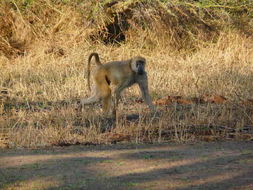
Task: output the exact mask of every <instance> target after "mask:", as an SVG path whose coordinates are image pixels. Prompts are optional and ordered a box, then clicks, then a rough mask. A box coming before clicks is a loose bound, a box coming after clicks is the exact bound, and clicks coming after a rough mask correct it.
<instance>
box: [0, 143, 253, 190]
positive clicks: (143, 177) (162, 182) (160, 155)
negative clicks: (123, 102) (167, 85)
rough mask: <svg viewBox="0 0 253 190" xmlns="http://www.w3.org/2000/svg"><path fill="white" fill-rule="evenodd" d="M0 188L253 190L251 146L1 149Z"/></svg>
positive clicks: (245, 144)
mask: <svg viewBox="0 0 253 190" xmlns="http://www.w3.org/2000/svg"><path fill="white" fill-rule="evenodd" d="M0 189H21V190H22V189H47V190H52V189H75V190H76V189H103V190H104V189H117V190H118V189H159V190H161V189H176V190H189V189H205V190H206V189H207V190H208V189H210V190H211V189H216V190H219V189H224V190H228V189H229V190H232V189H233V190H235V189H237V190H238V189H242V190H251V189H253V143H252V142H216V143H199V144H188V145H183V144H159V145H158V144H157V145H150V144H146V145H133V144H127V145H124V144H121V145H113V146H70V147H64V148H59V147H57V148H48V149H35V150H28V149H25V150H14V149H10V150H8V149H5V150H4V149H2V150H0Z"/></svg>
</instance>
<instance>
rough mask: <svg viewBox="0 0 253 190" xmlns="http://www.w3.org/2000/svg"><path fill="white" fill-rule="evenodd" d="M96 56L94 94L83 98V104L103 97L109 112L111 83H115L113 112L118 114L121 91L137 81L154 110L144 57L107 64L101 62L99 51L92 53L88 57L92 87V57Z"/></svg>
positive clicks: (144, 97) (104, 104)
mask: <svg viewBox="0 0 253 190" xmlns="http://www.w3.org/2000/svg"><path fill="white" fill-rule="evenodd" d="M93 56H94V57H95V61H96V65H97V68H96V70H95V71H94V75H93V78H94V82H95V91H94V94H93V96H91V97H90V98H87V99H82V100H81V104H82V106H83V105H85V104H91V103H95V102H97V101H99V100H100V99H102V104H103V111H104V112H105V113H109V111H110V108H111V107H112V106H111V97H112V92H111V88H110V85H111V84H112V85H115V86H116V89H115V91H114V92H113V93H114V95H115V102H114V103H115V104H114V109H113V113H114V114H116V107H117V105H118V101H119V98H120V93H121V92H122V91H123V90H124V89H125V88H128V87H130V86H132V85H133V84H135V83H137V84H138V85H139V87H140V90H141V93H142V97H143V99H144V101H145V102H146V103H147V104H148V106H149V108H150V109H151V110H152V111H154V110H155V108H154V106H153V104H152V101H151V97H150V95H149V92H148V80H147V74H146V72H145V64H146V60H145V58H143V57H140V56H137V57H134V58H132V59H129V60H125V61H113V62H109V63H106V64H101V62H100V59H99V56H98V54H97V53H92V54H90V56H89V59H88V71H87V73H88V76H87V77H88V78H87V80H88V88H89V89H90V62H91V59H92V57H93Z"/></svg>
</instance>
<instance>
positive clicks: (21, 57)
mask: <svg viewBox="0 0 253 190" xmlns="http://www.w3.org/2000/svg"><path fill="white" fill-rule="evenodd" d="M13 2H17V1H13ZM87 3H90V4H91V5H92V3H91V2H88V1H87ZM38 5H40V6H41V7H38ZM85 5H87V4H85ZM85 5H82V6H81V8H83V9H84V10H86V9H85ZM13 6H14V8H13ZM22 6H23V5H21V4H18V3H13V4H11V5H9V4H1V10H2V11H5V12H6V13H8V14H6V15H5V16H2V17H1V19H4V21H5V25H4V26H11V27H5V28H4V27H3V28H2V29H1V32H2V33H1V35H2V36H1V37H2V38H1V40H2V41H1V44H0V45H1V48H2V49H0V50H2V51H1V52H2V54H1V56H0V71H1V75H0V87H1V90H2V92H4V93H1V105H0V113H1V116H0V122H1V123H0V126H1V127H2V129H3V128H8V129H10V131H9V139H8V142H7V144H8V146H9V147H38V146H50V145H68V144H78V143H87V144H92V143H96V144H97V143H111V142H117V141H131V142H137V143H139V142H157V141H158V142H161V141H167V140H176V141H181V142H182V141H189V140H196V139H199V138H200V137H206V136H208V135H209V136H212V137H213V138H214V139H218V138H229V137H230V136H231V133H232V132H233V134H232V136H233V137H234V136H236V137H238V138H239V137H240V135H241V134H240V131H242V130H243V129H244V127H245V126H252V119H253V118H252V116H253V115H252V113H253V112H252V108H251V106H250V105H249V106H246V107H245V106H243V105H242V104H240V102H241V101H242V100H247V99H251V98H252V94H253V87H252V79H253V75H252V71H253V68H252V65H253V46H252V36H249V35H247V34H245V33H242V32H240V31H239V30H237V29H232V28H230V29H226V30H221V31H219V34H218V35H217V34H216V37H215V40H214V41H212V40H211V41H206V42H205V41H203V39H202V40H195V41H194V48H193V49H189V48H190V47H193V46H189V48H186V49H181V50H179V49H178V48H176V47H175V46H174V45H171V43H169V42H171V41H170V38H171V36H168V34H169V33H168V32H167V33H166V32H165V34H166V35H162V31H165V30H166V28H164V27H165V26H164V25H163V24H161V27H160V28H159V31H157V32H158V33H156V31H153V30H151V29H150V28H145V29H144V30H141V29H140V28H139V26H138V25H135V27H137V29H139V30H137V31H136V30H135V29H136V28H135V27H133V28H130V29H129V30H128V31H127V32H126V36H127V41H126V42H125V43H121V44H120V45H113V44H106V45H105V44H103V43H101V41H99V40H98V41H96V42H94V41H92V40H91V39H90V38H88V34H90V32H93V31H94V30H95V29H94V28H93V27H90V26H89V24H88V20H87V19H88V18H87V17H85V16H84V15H83V14H85V13H83V12H82V11H81V12H80V9H77V10H78V11H77V10H76V9H75V6H74V5H71V6H70V4H68V3H67V4H64V3H63V4H52V2H50V1H34V4H32V5H30V6H31V7H30V8H27V7H26V8H24V7H22ZM96 6H98V5H96ZM145 6H146V5H145ZM79 8H80V7H79ZM148 8H149V9H147V10H148V11H150V7H148ZM135 11H136V14H137V13H138V11H139V9H138V7H137V8H136V10H135ZM148 11H147V12H146V13H145V14H147V15H144V16H146V17H148V16H149V15H148V13H149V14H152V16H150V18H155V19H157V20H155V21H156V22H154V23H153V24H154V25H153V26H158V24H159V23H160V19H161V18H159V17H158V16H157V15H156V14H157V13H156V14H155V13H154V14H153V13H152V12H151V13H150V12H148ZM25 13H26V14H25ZM89 14H90V13H89ZM92 14H95V13H94V11H93V12H92ZM154 15H155V16H156V17H155V16H154ZM137 16H138V15H137ZM193 16H196V15H193ZM49 18H50V19H49ZM84 18H85V19H84ZM99 18H100V17H99ZM194 18H195V17H194ZM29 19H30V20H29ZM137 20H138V19H137ZM144 20H145V19H144ZM153 21H154V20H153ZM30 22H34V24H31V23H30ZM86 22H87V23H86ZM193 24H194V23H193ZM173 27H174V26H173ZM179 27H180V26H179ZM172 29H173V28H172ZM9 30H11V31H12V32H11V35H12V36H8V35H10V34H9ZM185 30H187V29H184V32H185ZM175 31H177V30H175ZM159 33H160V34H161V35H160V36H159V35H157V34H159ZM198 35H201V32H200V33H199V34H198ZM159 37H160V38H159ZM6 40H7V41H6ZM174 40H180V39H176V38H175V39H174ZM187 40H190V38H187ZM174 42H175V41H174ZM184 43H186V42H184ZM192 43H193V42H192ZM13 44H16V45H17V44H18V45H17V46H14V45H13ZM182 44H183V43H182ZM21 47H22V48H21ZM93 51H96V52H98V53H99V54H100V55H101V59H102V61H103V62H106V61H110V60H122V59H128V58H129V57H132V56H134V55H137V54H139V55H142V56H144V57H146V58H147V61H148V64H147V71H148V77H149V86H150V93H151V95H152V97H153V99H154V100H156V99H159V98H162V97H165V96H168V95H170V96H183V97H185V98H191V97H199V96H201V95H203V94H217V95H222V96H225V97H226V98H227V99H228V102H229V103H227V104H222V105H212V104H204V105H202V104H201V105H198V104H192V105H178V104H170V105H169V106H161V107H158V110H159V112H160V115H159V116H155V117H154V116H152V115H150V114H149V113H148V112H147V111H146V109H145V105H143V104H138V103H136V102H135V98H136V97H139V89H138V88H137V87H136V86H134V87H132V88H130V89H127V90H126V91H125V92H124V93H123V97H124V98H123V102H122V103H121V104H120V105H119V113H120V116H119V117H120V118H119V122H118V123H117V126H116V127H114V128H113V129H112V128H111V127H112V126H113V121H111V120H110V119H106V118H103V117H102V116H101V113H100V108H99V106H97V105H96V106H87V107H86V108H85V109H84V110H83V111H80V110H78V109H76V106H77V105H76V102H77V101H78V100H79V99H80V98H83V97H87V96H89V92H88V88H87V85H86V78H85V77H84V72H85V68H86V67H85V66H86V62H87V57H88V55H89V54H90V53H91V52H93ZM6 92H7V94H6ZM124 102H125V103H124ZM136 114H137V115H136ZM250 138H252V137H250Z"/></svg>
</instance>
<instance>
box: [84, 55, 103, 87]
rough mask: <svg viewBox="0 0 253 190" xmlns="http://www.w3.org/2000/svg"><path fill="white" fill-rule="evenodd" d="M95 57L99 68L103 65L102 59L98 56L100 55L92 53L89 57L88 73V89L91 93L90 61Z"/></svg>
mask: <svg viewBox="0 0 253 190" xmlns="http://www.w3.org/2000/svg"><path fill="white" fill-rule="evenodd" d="M93 56H94V57H95V60H96V65H97V66H100V65H102V63H101V62H100V59H99V56H98V53H91V54H90V56H89V59H88V68H87V69H88V72H87V74H88V75H87V81H88V88H89V91H91V89H90V61H91V59H92V57H93Z"/></svg>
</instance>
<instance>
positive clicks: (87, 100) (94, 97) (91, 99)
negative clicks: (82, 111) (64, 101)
mask: <svg viewBox="0 0 253 190" xmlns="http://www.w3.org/2000/svg"><path fill="white" fill-rule="evenodd" d="M92 91H93V95H92V96H91V97H89V98H84V99H81V102H80V103H81V106H82V107H83V106H84V105H88V104H93V103H96V102H98V101H99V100H100V95H99V93H98V89H97V87H95V86H94V87H93V90H92Z"/></svg>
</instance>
